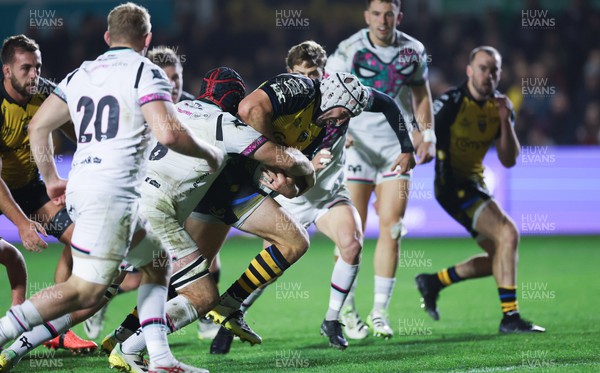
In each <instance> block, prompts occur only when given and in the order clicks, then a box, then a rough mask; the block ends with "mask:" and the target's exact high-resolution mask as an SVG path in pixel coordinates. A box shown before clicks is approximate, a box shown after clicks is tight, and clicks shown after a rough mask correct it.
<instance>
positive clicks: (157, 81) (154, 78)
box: [134, 61, 173, 106]
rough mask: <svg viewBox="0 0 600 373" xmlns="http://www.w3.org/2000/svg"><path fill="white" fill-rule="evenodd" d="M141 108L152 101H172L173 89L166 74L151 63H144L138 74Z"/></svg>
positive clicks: (137, 83)
mask: <svg viewBox="0 0 600 373" xmlns="http://www.w3.org/2000/svg"><path fill="white" fill-rule="evenodd" d="M134 87H135V88H136V89H137V95H138V97H137V99H138V103H139V105H140V106H142V105H144V104H147V103H148V102H152V101H170V102H172V99H171V91H172V89H173V87H172V86H171V84H170V83H169V80H168V79H167V75H166V74H165V72H164V71H163V70H162V69H161V68H160V67H158V66H156V65H154V64H153V63H151V62H148V61H146V62H142V63H141V64H140V66H139V67H138V70H137V73H136V81H135V86H134Z"/></svg>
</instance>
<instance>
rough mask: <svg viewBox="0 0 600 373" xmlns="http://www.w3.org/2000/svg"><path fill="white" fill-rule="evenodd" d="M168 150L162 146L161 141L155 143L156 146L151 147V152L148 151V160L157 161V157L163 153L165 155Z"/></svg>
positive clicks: (160, 156) (161, 156)
mask: <svg viewBox="0 0 600 373" xmlns="http://www.w3.org/2000/svg"><path fill="white" fill-rule="evenodd" d="M168 152H169V149H168V148H167V147H166V146H164V145H163V144H161V143H158V144H156V146H155V147H154V149H152V152H150V158H149V159H150V160H151V161H158V160H159V159H161V158H163V157H164V156H165V155H167V153H168Z"/></svg>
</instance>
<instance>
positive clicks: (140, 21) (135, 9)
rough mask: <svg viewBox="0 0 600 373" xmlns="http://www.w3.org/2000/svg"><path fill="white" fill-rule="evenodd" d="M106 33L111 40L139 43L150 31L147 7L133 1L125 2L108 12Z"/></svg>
mask: <svg viewBox="0 0 600 373" xmlns="http://www.w3.org/2000/svg"><path fill="white" fill-rule="evenodd" d="M107 22H108V33H109V34H110V38H111V40H113V41H115V42H121V43H130V44H132V43H139V42H140V41H142V40H143V38H144V37H145V36H146V35H147V34H148V33H150V29H151V28H152V25H151V24H150V13H148V9H146V8H144V7H143V6H140V5H137V4H134V3H125V4H121V5H119V6H117V7H115V8H114V9H113V10H111V11H110V13H108V17H107Z"/></svg>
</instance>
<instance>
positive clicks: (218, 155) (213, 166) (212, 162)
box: [206, 146, 225, 172]
mask: <svg viewBox="0 0 600 373" xmlns="http://www.w3.org/2000/svg"><path fill="white" fill-rule="evenodd" d="M210 150H211V154H210V156H208V157H206V161H207V162H208V167H210V172H216V171H217V170H218V169H219V168H221V166H222V165H223V162H225V153H223V151H222V150H221V149H219V148H217V147H216V146H211V149H210Z"/></svg>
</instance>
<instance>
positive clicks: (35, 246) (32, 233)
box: [19, 219, 48, 253]
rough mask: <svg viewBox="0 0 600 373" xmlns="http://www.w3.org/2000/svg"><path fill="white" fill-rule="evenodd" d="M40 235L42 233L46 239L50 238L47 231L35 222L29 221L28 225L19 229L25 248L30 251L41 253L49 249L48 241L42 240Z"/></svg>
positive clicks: (25, 224) (23, 225)
mask: <svg viewBox="0 0 600 373" xmlns="http://www.w3.org/2000/svg"><path fill="white" fill-rule="evenodd" d="M38 233H41V234H42V235H43V236H44V237H48V234H47V233H46V230H45V229H44V227H42V225H41V224H40V223H38V222H35V221H33V220H30V219H27V221H26V223H24V224H22V225H21V226H20V227H19V236H20V237H21V242H22V243H23V246H25V248H26V249H27V250H28V251H35V252H38V253H39V252H41V251H42V249H45V248H47V247H48V244H47V243H46V241H44V240H42V239H41V238H40V236H39V235H38Z"/></svg>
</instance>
